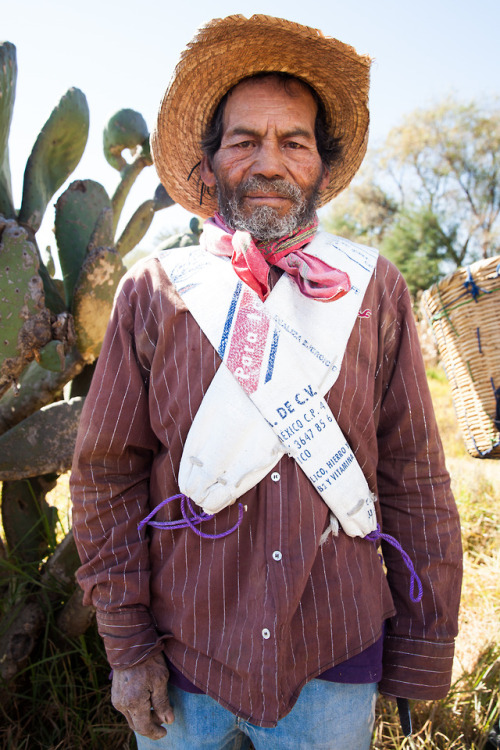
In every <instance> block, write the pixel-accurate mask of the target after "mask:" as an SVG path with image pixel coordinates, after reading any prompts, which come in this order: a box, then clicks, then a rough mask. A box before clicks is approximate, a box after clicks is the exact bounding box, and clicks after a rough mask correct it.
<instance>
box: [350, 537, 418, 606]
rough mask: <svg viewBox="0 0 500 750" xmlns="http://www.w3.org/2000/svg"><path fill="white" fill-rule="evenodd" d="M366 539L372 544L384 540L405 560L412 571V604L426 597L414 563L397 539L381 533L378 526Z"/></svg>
mask: <svg viewBox="0 0 500 750" xmlns="http://www.w3.org/2000/svg"><path fill="white" fill-rule="evenodd" d="M365 539H368V540H369V541H370V542H377V541H378V540H379V539H383V540H384V542H387V543H388V544H390V545H391V546H392V547H395V549H397V550H398V551H399V552H400V553H401V557H402V558H403V562H404V564H405V565H406V567H407V568H408V570H409V571H410V599H411V600H412V602H419V601H420V600H421V598H422V596H423V595H424V589H423V586H422V581H421V580H420V578H419V577H418V575H417V573H416V571H415V568H414V567H413V563H412V561H411V559H410V556H409V555H408V553H407V552H405V551H404V549H403V548H402V546H401V545H400V543H399V542H398V540H397V539H394V537H393V536H390V535H389V534H383V533H382V532H381V531H380V526H379V525H378V524H377V528H376V529H375V531H371V532H370V533H369V534H367V535H366V536H365ZM415 586H416V587H417V588H418V594H417V596H414V594H413V592H414V590H415Z"/></svg>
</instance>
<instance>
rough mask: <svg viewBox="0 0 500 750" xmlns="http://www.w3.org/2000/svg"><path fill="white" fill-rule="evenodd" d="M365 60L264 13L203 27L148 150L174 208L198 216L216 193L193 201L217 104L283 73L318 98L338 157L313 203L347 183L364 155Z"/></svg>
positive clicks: (208, 210)
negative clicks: (250, 83)
mask: <svg viewBox="0 0 500 750" xmlns="http://www.w3.org/2000/svg"><path fill="white" fill-rule="evenodd" d="M370 62H371V61H370V58H369V57H367V56H363V55H358V54H357V52H356V51H355V50H354V49H353V48H352V47H350V46H349V45H346V44H343V43H342V42H339V41H338V40H336V39H333V38H331V37H325V36H323V35H322V34H321V32H320V31H318V30H317V29H312V28H309V27H307V26H302V25H300V24H296V23H292V22H290V21H285V20H283V19H279V18H273V17H271V16H262V15H255V16H252V17H251V18H249V19H246V18H245V17H244V16H240V15H237V16H228V17H227V18H224V19H222V20H221V19H215V20H214V21H211V22H210V23H208V24H207V25H206V26H203V27H202V28H201V29H200V30H199V31H198V33H197V34H196V36H195V37H194V39H193V40H192V41H191V42H190V43H189V45H188V46H187V48H186V49H185V51H184V52H183V53H182V55H181V59H180V61H179V63H178V64H177V66H176V69H175V71H174V75H173V77H172V80H171V82H170V85H169V87H168V89H167V91H166V93H165V96H164V97H163V100H162V102H161V105H160V110H159V113H158V121H157V126H156V130H155V131H154V133H153V134H152V138H151V149H152V153H153V159H154V163H155V166H156V170H157V172H158V176H159V178H160V180H161V182H162V183H163V185H164V186H165V188H166V190H167V192H168V193H169V195H170V196H171V197H172V198H173V199H174V200H175V201H176V202H177V203H179V204H180V205H181V206H183V207H184V208H186V209H187V210H188V211H191V212H192V213H194V214H197V215H199V216H202V217H204V218H206V217H208V216H211V215H212V214H213V213H214V211H216V210H217V196H216V195H215V194H214V192H213V191H212V193H211V194H208V193H207V192H206V191H205V192H204V193H203V201H202V203H200V193H201V190H200V188H201V178H200V176H199V168H198V166H197V165H199V162H200V160H201V157H202V151H201V146H200V143H201V138H202V136H203V134H204V132H205V129H206V127H207V125H208V123H209V122H210V120H211V118H212V117H213V114H214V112H215V109H216V107H217V104H218V103H219V101H220V100H221V99H222V97H223V96H224V94H226V93H227V92H228V91H229V89H231V88H232V87H233V86H235V85H236V84H237V83H238V82H239V81H241V80H242V79H243V78H246V77H248V76H251V75H255V74H256V73H262V72H274V71H279V72H285V73H290V74H291V75H294V76H296V77H297V78H300V79H302V80H304V81H306V82H307V83H308V84H309V85H310V86H312V87H313V89H314V90H315V91H316V92H317V93H318V95H319V96H320V97H321V99H322V101H323V103H324V106H325V110H326V115H327V118H328V123H329V125H330V128H331V132H332V134H333V135H334V136H335V137H337V138H340V139H341V144H342V157H341V159H340V161H339V162H336V163H335V165H334V167H333V169H332V170H331V176H330V182H329V184H328V185H327V187H326V188H325V189H324V190H323V191H321V193H320V196H319V205H324V204H325V203H328V201H330V200H331V199H332V198H334V197H335V196H336V195H338V193H340V192H341V191H342V190H344V188H346V187H347V185H348V184H349V183H350V182H351V180H352V178H353V177H354V175H355V174H356V172H357V171H358V169H359V167H360V165H361V162H362V161H363V157H364V155H365V152H366V146H367V140H368V124H369V112H368V91H369V73H370Z"/></svg>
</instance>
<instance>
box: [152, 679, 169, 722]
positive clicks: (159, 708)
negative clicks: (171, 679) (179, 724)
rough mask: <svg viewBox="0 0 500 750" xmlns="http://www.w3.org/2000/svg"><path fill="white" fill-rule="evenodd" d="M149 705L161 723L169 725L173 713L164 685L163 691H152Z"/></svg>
mask: <svg viewBox="0 0 500 750" xmlns="http://www.w3.org/2000/svg"><path fill="white" fill-rule="evenodd" d="M151 705H152V706H153V710H154V712H155V714H156V715H157V716H158V718H159V720H160V722H161V723H165V724H171V723H172V722H173V720H174V712H173V710H172V707H171V705H170V701H169V699H168V693H167V685H166V683H165V686H164V687H163V689H158V690H153V692H152V693H151Z"/></svg>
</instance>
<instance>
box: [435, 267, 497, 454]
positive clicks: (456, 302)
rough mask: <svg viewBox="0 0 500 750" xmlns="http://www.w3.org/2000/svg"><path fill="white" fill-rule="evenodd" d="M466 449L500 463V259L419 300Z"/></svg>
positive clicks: (459, 273) (450, 279) (470, 270)
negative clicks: (438, 352) (450, 395)
mask: <svg viewBox="0 0 500 750" xmlns="http://www.w3.org/2000/svg"><path fill="white" fill-rule="evenodd" d="M422 309H423V312H424V314H425V315H426V317H427V319H428V320H429V323H430V324H431V326H432V329H433V331H434V335H435V337H436V339H437V345H438V347H439V351H440V353H441V357H442V359H443V364H444V367H445V370H446V375H447V377H448V379H449V381H450V383H451V389H452V396H453V403H454V405H455V411H456V413H457V417H458V422H459V425H460V429H461V431H462V435H463V438H464V440H465V445H466V447H467V450H468V451H469V453H470V454H471V456H474V457H476V458H500V255H499V256H496V257H495V258H488V259H487V260H481V261H478V262H477V263H473V264H472V265H470V266H468V267H467V268H459V269H458V271H455V273H452V274H450V275H449V276H447V277H446V278H445V279H443V280H442V281H440V282H439V283H438V284H434V286H432V287H431V288H430V289H428V290H427V291H426V292H424V294H423V296H422Z"/></svg>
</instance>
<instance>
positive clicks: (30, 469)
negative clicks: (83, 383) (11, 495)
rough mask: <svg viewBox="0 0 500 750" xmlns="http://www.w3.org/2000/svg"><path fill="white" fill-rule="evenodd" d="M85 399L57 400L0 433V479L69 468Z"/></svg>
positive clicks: (19, 477) (10, 478)
mask: <svg viewBox="0 0 500 750" xmlns="http://www.w3.org/2000/svg"><path fill="white" fill-rule="evenodd" d="M83 402H84V399H83V398H81V397H76V398H72V399H71V400H70V401H56V402H55V403H54V404H50V405H49V406H45V407H44V408H43V409H40V410H39V411H37V412H35V413H34V414H32V415H31V416H30V417H27V419H24V420H23V421H22V422H20V423H19V424H18V425H16V426H15V427H12V429H10V430H9V431H8V432H6V433H4V434H3V435H2V436H1V437H0V479H1V480H2V481H6V480H13V479H25V478H28V477H32V476H35V475H37V474H38V475H40V474H49V473H52V472H56V473H58V474H59V473H63V472H65V471H68V469H70V468H71V461H72V457H73V451H74V448H75V440H76V433H77V430H78V422H79V420H80V414H81V411H82V406H83Z"/></svg>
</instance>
